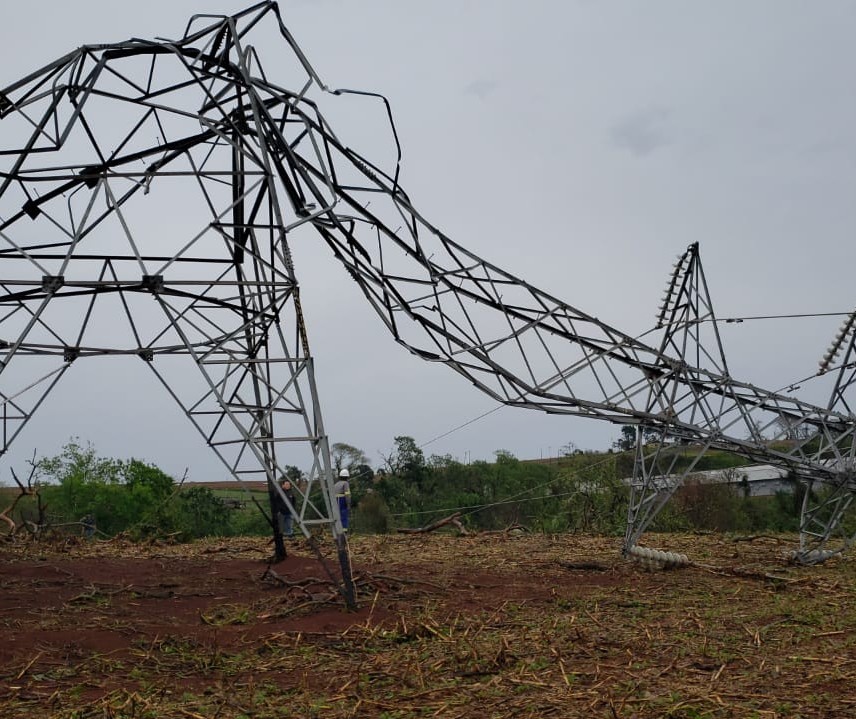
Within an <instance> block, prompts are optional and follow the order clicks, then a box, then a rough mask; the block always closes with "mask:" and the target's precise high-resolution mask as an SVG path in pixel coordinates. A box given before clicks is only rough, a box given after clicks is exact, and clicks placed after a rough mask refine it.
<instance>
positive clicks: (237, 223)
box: [0, 2, 856, 601]
mask: <svg viewBox="0 0 856 719" xmlns="http://www.w3.org/2000/svg"><path fill="white" fill-rule="evenodd" d="M262 20H265V21H270V24H271V25H273V26H274V27H275V29H276V30H277V31H278V35H279V38H280V42H279V43H278V44H277V48H276V49H285V50H286V51H287V52H288V55H289V58H290V60H291V64H290V65H288V64H287V63H284V62H283V61H282V60H281V59H279V60H277V62H276V65H272V64H270V63H268V65H267V68H268V71H269V70H270V68H271V67H274V66H275V67H276V68H277V75H276V76H275V77H274V76H269V75H268V72H267V71H266V70H265V69H264V68H263V66H262V61H261V60H262V50H261V47H262V46H261V45H260V46H255V45H253V44H251V42H250V40H251V36H252V35H253V34H254V33H260V32H261V30H262V29H263V28H267V27H269V26H268V25H266V24H265V23H263V22H262ZM268 47H270V46H269V45H268ZM284 67H287V70H283V68H284ZM286 84H287V86H288V87H291V88H293V89H287V88H286ZM319 91H320V93H322V94H323V93H330V94H333V95H337V96H344V95H361V96H369V97H372V98H377V99H378V101H380V102H382V103H384V106H385V110H386V113H387V116H388V117H389V122H390V142H391V143H393V144H394V147H395V150H396V154H397V158H398V160H400V157H401V152H400V147H399V144H398V136H397V133H396V131H395V127H394V124H393V123H392V115H391V112H390V110H389V105H388V103H387V101H386V100H385V99H384V98H383V97H382V96H380V95H375V94H373V93H365V92H358V91H351V90H344V89H339V90H331V89H330V88H328V87H327V86H326V85H325V84H324V83H323V82H322V81H321V79H320V78H319V76H318V75H317V73H316V72H315V71H314V69H313V68H312V66H311V65H310V63H309V62H308V60H307V58H306V56H305V55H304V54H303V53H302V51H301V50H300V48H299V47H298V45H297V44H296V42H295V41H294V39H293V38H292V36H291V35H290V33H289V32H288V30H287V29H286V27H285V25H284V24H283V22H282V19H281V16H280V13H279V9H278V7H277V5H276V3H273V2H263V3H259V4H258V5H255V6H253V7H251V8H249V9H247V10H246V11H244V12H241V13H238V14H236V15H233V16H195V17H194V18H192V19H191V21H190V23H189V24H188V27H187V29H186V31H185V34H184V35H183V37H182V38H181V39H180V40H175V41H167V40H159V41H146V40H136V39H135V40H129V41H127V42H123V43H117V44H112V45H97V46H84V47H82V48H80V49H78V50H76V51H74V52H72V53H70V54H68V55H66V56H65V57H63V58H60V59H59V60H57V61H56V62H54V63H51V64H50V65H48V66H46V67H45V68H43V69H42V70H39V71H38V72H35V73H33V74H31V75H29V76H27V77H26V78H24V79H23V80H20V81H19V82H16V83H14V84H13V85H11V86H9V87H8V88H6V89H5V90H4V91H3V93H2V94H0V118H2V122H0V132H2V135H0V136H2V138H3V140H2V147H3V150H2V153H0V156H2V157H4V158H5V160H6V164H5V165H4V166H3V168H2V174H0V178H2V184H0V259H2V265H0V267H2V268H3V270H2V277H0V282H2V285H3V287H4V289H5V290H6V295H5V297H4V298H3V300H2V305H3V309H4V314H3V316H2V318H0V338H2V353H3V356H2V361H3V364H2V366H0V373H2V374H0V383H2V385H0V391H2V402H3V430H4V434H3V446H2V449H3V450H4V451H5V449H6V448H7V447H8V445H9V444H10V443H11V442H12V441H13V440H14V438H15V437H16V436H17V435H18V433H19V432H20V431H21V429H22V428H23V427H24V425H25V424H26V422H27V421H28V420H29V419H30V417H31V416H32V415H33V413H34V412H35V411H36V410H37V409H38V407H39V405H40V404H41V403H42V401H43V400H44V398H45V397H46V395H47V394H48V393H49V391H50V390H51V388H52V387H53V386H55V384H56V383H57V382H58V381H59V379H60V377H62V376H63V375H64V374H65V373H66V372H67V371H69V368H70V367H71V366H72V365H73V364H74V363H75V362H77V361H80V360H81V359H84V358H89V357H92V356H102V355H132V356H136V357H138V358H139V359H140V360H142V361H144V362H145V363H146V364H147V365H148V366H149V367H150V368H151V370H152V372H153V373H154V374H155V375H156V376H157V378H158V379H159V380H160V382H161V383H162V384H163V386H164V387H165V388H166V390H167V391H168V392H169V393H170V394H171V396H172V397H173V398H174V399H175V400H176V401H177V402H178V404H179V405H180V406H181V407H182V408H183V410H184V412H185V413H186V415H187V416H188V418H189V419H190V420H191V422H193V424H194V425H195V426H196V427H197V429H199V431H200V432H201V433H202V435H203V436H204V437H205V440H206V441H207V443H208V444H209V445H210V446H211V447H212V449H213V450H214V451H215V452H216V453H217V454H218V455H219V456H220V457H221V459H222V460H223V461H224V463H225V464H226V465H227V466H228V467H229V470H230V471H231V472H232V474H233V475H234V476H235V477H237V478H239V479H247V478H252V477H263V478H265V479H266V481H267V482H268V486H269V488H270V492H271V496H272V497H273V496H274V495H275V494H276V493H278V492H279V489H278V487H277V486H276V481H275V480H276V478H277V477H278V476H279V474H280V473H281V472H282V469H283V466H284V464H285V463H286V462H287V463H289V464H299V462H298V461H297V460H295V458H294V457H295V452H296V448H297V447H298V446H302V447H308V450H309V456H310V462H309V465H310V466H311V469H310V471H309V472H308V483H307V484H306V485H305V486H303V487H302V491H301V493H300V498H299V502H298V504H299V505H300V506H298V507H294V508H293V509H294V510H295V512H296V513H297V515H298V517H299V520H300V521H299V524H300V526H301V528H302V529H303V531H304V532H305V533H307V535H309V534H310V532H309V529H310V528H311V526H312V524H313V523H317V524H323V525H328V526H329V527H330V528H331V530H332V532H333V536H334V537H335V539H336V545H337V548H338V552H339V559H340V566H341V568H342V576H343V580H342V582H343V587H344V589H343V591H345V593H346V595H348V596H350V598H351V599H350V601H352V600H353V586H352V582H351V580H350V570H349V564H348V559H347V543H346V539H345V535H344V532H343V530H342V526H341V522H340V518H339V516H338V510H337V508H336V503H335V501H334V498H333V495H332V476H331V466H330V458H329V447H328V442H327V437H326V435H325V433H324V428H323V423H322V421H321V412H320V403H319V399H318V392H317V389H316V386H315V381H314V375H313V368H312V356H311V353H310V351H309V342H308V339H307V333H306V328H305V325H304V323H303V317H302V312H301V307H300V296H299V287H298V282H297V277H296V275H295V270H294V267H293V264H292V261H291V254H290V251H289V241H290V238H291V237H292V233H293V232H295V231H296V230H297V229H298V228H301V227H312V228H314V229H315V230H316V231H317V232H318V234H319V235H320V237H321V238H322V239H323V241H324V242H325V243H326V244H327V246H328V247H329V249H330V250H331V251H332V253H333V254H334V255H335V257H336V258H337V259H338V260H339V261H340V262H341V263H342V264H343V265H344V266H345V267H346V269H347V271H348V272H349V274H350V276H351V277H352V278H353V279H354V281H355V282H356V283H357V284H358V285H359V287H360V289H361V291H362V292H363V294H364V295H365V297H366V299H367V300H368V301H369V303H370V304H371V305H372V307H373V308H374V310H375V311H376V313H377V314H378V316H379V317H380V318H381V320H382V321H383V322H384V324H385V325H386V327H387V328H388V330H389V331H390V332H391V333H392V335H393V337H394V338H395V340H396V341H397V342H399V343H400V344H401V345H403V346H404V347H405V348H407V349H408V350H409V351H411V352H412V353H414V354H416V355H418V356H419V357H422V358H423V359H425V360H427V361H430V362H437V363H442V364H446V365H448V366H449V367H450V368H451V369H453V370H454V371H455V372H457V373H459V374H460V375H462V376H463V377H465V378H466V379H467V380H469V381H470V382H471V383H472V384H474V385H475V386H476V387H477V388H478V389H479V390H481V391H482V392H484V393H486V394H488V395H489V396H490V397H492V398H494V399H495V400H497V401H499V402H501V403H503V404H505V405H509V406H517V407H524V408H529V409H537V410H542V411H544V412H548V413H553V414H566V415H575V416H580V417H586V418H591V419H600V420H605V421H609V422H613V423H618V424H629V425H635V426H636V427H638V428H639V431H638V432H637V435H638V437H639V440H638V443H637V461H636V469H635V471H634V477H633V480H632V486H631V501H630V510H629V516H628V523H627V533H626V536H625V540H624V552H625V553H626V554H627V555H628V556H644V557H646V558H650V550H645V549H644V548H641V547H639V546H638V541H639V538H640V536H641V535H642V533H643V532H644V531H645V529H646V528H647V527H648V526H649V525H650V522H651V521H652V519H653V518H654V516H655V515H656V513H657V512H658V511H659V510H660V508H662V506H663V505H664V504H665V502H666V501H667V500H668V499H669V497H670V496H671V494H672V493H673V492H674V491H675V489H676V488H677V487H678V486H679V485H680V483H681V482H682V481H683V478H684V477H685V476H687V475H688V474H689V473H690V472H691V471H692V469H693V465H692V464H691V465H690V466H689V467H687V466H686V463H685V462H684V463H680V462H679V461H678V457H679V454H680V453H679V452H678V451H677V448H680V447H681V446H686V445H691V446H692V447H693V450H694V452H695V456H696V457H698V456H701V454H703V452H704V451H706V450H707V449H710V448H717V449H724V450H727V451H730V452H734V453H737V454H740V455H742V456H744V457H746V458H747V459H749V460H751V461H756V462H765V463H769V464H774V465H776V466H778V467H780V468H782V469H783V470H784V471H787V472H789V473H790V474H791V475H792V476H794V477H796V478H798V479H799V480H801V481H803V482H804V483H805V484H806V485H807V488H808V491H806V492H805V502H804V506H803V513H802V519H801V533H800V546H799V548H798V550H796V551H795V553H794V557H795V559H797V560H798V561H801V562H804V563H814V562H818V561H822V560H823V559H825V558H827V557H828V556H830V555H832V554H835V553H838V552H841V551H843V550H844V549H845V548H846V547H847V546H849V545H850V544H851V543H852V541H853V539H854V537H852V536H849V535H848V534H847V532H846V530H845V528H846V526H847V525H846V522H844V521H843V520H844V515H845V513H846V512H847V511H848V510H849V509H850V505H851V504H852V500H853V497H854V490H856V479H854V476H856V475H854V470H856V439H854V428H856V422H854V415H853V413H852V411H851V409H850V407H849V405H848V404H847V402H846V396H847V392H848V390H849V388H850V387H851V386H852V384H853V381H854V373H856V370H854V367H856V354H854V331H853V330H854V326H856V320H854V318H853V317H852V316H851V317H850V318H849V319H848V322H847V323H845V328H843V331H842V333H841V334H840V336H839V337H838V338H837V339H836V342H835V343H834V351H833V352H832V354H830V355H829V357H828V358H827V359H826V360H825V364H824V365H823V366H822V367H821V373H820V374H822V375H824V374H826V373H829V374H830V375H833V376H835V377H836V381H835V387H834V389H833V391H832V395H831V398H830V402H829V404H828V406H825V407H821V406H817V405H814V404H811V403H808V402H805V401H801V400H799V399H798V398H796V397H794V396H793V395H792V393H789V392H773V391H768V390H764V389H762V388H760V387H756V386H754V385H752V384H749V383H745V382H740V381H737V380H736V379H734V378H732V377H731V375H730V373H729V371H728V368H727V365H726V362H725V354H724V351H723V348H722V343H721V341H720V337H719V332H718V329H717V323H716V318H715V315H714V312H713V305H712V302H711V300H710V294H709V292H708V288H707V283H706V279H705V277H704V273H703V270H702V267H701V261H700V257H699V253H698V247H697V245H690V247H689V248H688V249H687V251H686V252H685V253H683V254H682V255H680V256H679V258H678V262H677V263H676V264H675V267H674V269H673V271H672V273H671V275H670V278H669V284H668V287H667V292H666V296H665V297H664V299H663V303H662V306H661V308H660V311H659V314H658V321H657V327H656V328H655V333H656V334H654V333H647V334H646V335H645V336H646V337H648V336H654V337H657V338H658V339H657V341H651V340H648V341H646V342H643V341H641V340H640V339H637V338H634V337H633V336H631V335H628V334H625V333H624V332H621V331H619V330H617V329H615V328H613V327H610V326H609V325H607V324H605V323H603V322H601V321H600V320H598V319H597V318H596V317H594V316H592V315H588V314H586V313H584V312H582V311H580V310H578V309H576V308H574V307H572V306H571V305H569V304H566V303H565V302H563V301H561V300H559V299H557V298H555V297H553V296H551V295H549V294H547V293H545V292H542V291H540V290H539V289H537V288H536V287H534V286H532V285H530V284H528V283H527V282H525V281H523V280H521V279H519V278H517V277H515V276H514V275H512V274H510V273H508V272H505V271H503V270H501V269H500V268H498V267H496V266H494V265H492V264H491V263H489V262H487V261H485V260H484V259H482V258H480V257H478V256H476V255H475V254H473V253H472V252H469V251H468V250H466V249H465V248H464V247H463V246H462V245H460V244H457V243H456V242H454V241H453V240H451V239H450V238H449V237H447V236H446V235H444V234H443V233H442V232H441V231H440V230H438V229H437V228H436V227H434V226H433V225H431V224H430V223H429V222H428V221H427V220H425V219H424V218H423V217H422V216H421V215H420V214H419V212H418V211H417V210H416V208H415V207H414V205H413V204H412V203H411V201H410V198H409V197H408V195H407V194H406V192H405V191H404V189H403V188H402V186H401V184H400V181H399V180H400V178H399V165H398V161H396V163H395V164H394V167H392V168H387V169H386V170H385V169H382V168H381V167H380V166H379V165H377V164H375V163H373V162H372V161H371V160H369V159H368V158H367V157H365V156H363V155H362V154H360V153H359V152H358V151H357V150H356V149H354V148H353V147H352V146H350V145H349V144H347V142H346V141H345V140H344V139H341V138H340V137H339V136H338V135H337V134H336V133H335V132H334V130H333V128H332V127H331V126H330V125H329V124H328V122H327V121H326V120H325V118H324V116H323V114H322V112H321V108H320V105H319V100H317V99H314V97H312V96H310V94H311V93H312V92H316V93H318V92H319ZM339 101H341V100H339ZM175 198H179V199H178V200H176V199H175ZM176 202H179V203H180V204H178V205H177V204H175V203H176ZM105 307H109V308H112V311H113V313H114V317H119V318H121V320H122V328H123V331H124V337H123V338H122V337H120V332H119V330H118V329H117V327H116V324H115V322H114V323H113V324H112V325H110V326H109V327H105V326H103V325H99V324H98V323H97V322H96V318H97V317H98V316H99V314H100V313H101V312H102V311H103V310H104V309H105ZM842 351H843V359H842V360H841V361H840V362H838V361H837V360H836V359H835V357H836V356H838V355H839V354H840V353H841V352H842ZM188 358H189V359H190V360H191V361H192V362H193V363H194V364H195V365H196V367H197V368H198V370H199V372H198V374H197V375H196V377H197V381H196V382H195V383H194V382H191V381H189V380H188V379H187V378H186V375H185V374H182V373H181V368H182V367H186V366H187V364H188V362H187V359H188ZM25 360H26V361H25ZM836 362H837V363H836ZM782 428H787V429H788V430H802V431H800V432H799V436H800V437H803V439H800V440H798V441H795V442H789V443H783V442H774V441H771V438H772V439H776V437H777V435H778V434H781V432H782V431H783V430H782ZM642 430H645V431H646V434H648V435H649V436H650V433H651V432H656V433H657V434H658V436H659V438H660V440H659V442H655V443H654V444H653V445H652V444H650V443H649V444H644V443H643V441H642V435H643V432H642ZM274 536H275V538H276V537H277V536H278V535H277V530H276V528H274ZM278 541H281V540H278ZM662 554H665V553H662ZM663 561H669V558H668V557H667V558H664V559H663Z"/></svg>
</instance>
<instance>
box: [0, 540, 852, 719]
mask: <svg viewBox="0 0 856 719" xmlns="http://www.w3.org/2000/svg"><path fill="white" fill-rule="evenodd" d="M793 541H794V539H793V538H792V537H759V538H734V537H731V538H727V537H721V536H715V535H707V536H678V535H669V536H662V537H656V538H653V541H650V542H649V545H650V546H657V547H659V548H663V549H674V550H676V551H681V552H686V553H687V554H689V555H690V556H691V558H692V559H694V560H696V564H695V565H694V566H690V567H686V568H682V569H678V570H672V571H649V570H646V569H644V568H642V567H640V566H638V565H636V564H633V563H630V562H626V561H624V560H623V559H621V558H620V556H619V555H618V552H617V549H618V543H617V541H616V540H615V539H614V538H596V537H579V536H573V535H563V536H543V535H539V536H530V535H522V536H512V535H509V534H483V535H477V536H474V537H456V536H451V535H439V534H438V535H417V536H400V535H388V536H383V537H356V538H353V539H352V542H351V550H352V556H353V562H352V563H353V573H354V577H355V581H356V586H357V590H358V599H359V609H358V611H356V612H349V611H347V609H346V607H345V605H344V602H343V600H342V599H341V597H340V596H339V595H338V594H337V593H336V588H335V585H334V584H333V583H332V582H331V581H330V579H329V577H328V575H327V574H326V573H325V569H324V566H323V565H322V563H321V562H319V561H318V559H317V558H315V556H314V555H313V553H312V552H311V551H309V548H308V546H307V545H306V543H305V542H303V541H301V542H297V543H295V544H293V545H291V546H290V547H289V557H288V558H287V559H286V560H285V561H283V562H280V563H277V564H274V565H269V563H268V557H269V555H270V552H271V550H270V546H269V545H268V544H267V543H266V542H265V541H264V540H261V539H259V540H249V539H234V540H228V541H226V540H219V541H205V542H199V543H195V544H193V545H175V546H173V545H159V544H150V545H145V546H144V545H137V544H131V543H126V542H121V541H111V542H83V541H82V540H78V539H72V540H66V541H64V542H59V543H55V544H52V545H49V544H21V545H6V546H0V588H2V589H0V618H2V619H0V621H1V622H2V623H0V627H2V628H0V716H3V717H31V716H39V717H45V718H47V717H81V718H82V717H99V718H102V717H135V718H136V717H173V716H174V717H192V718H194V719H199V718H200V717H203V718H204V719H214V718H215V717H217V718H228V717H289V716H295V717H303V716H307V717H309V716H319V717H320V716H328V717H346V716H360V717H364V716H369V717H386V718H388V719H391V718H392V717H417V716H440V717H446V716H448V717H471V716H472V717H476V716H478V717H482V718H483V717H493V716H496V717H500V716H502V717H505V716H508V717H512V716H514V717H517V716H531V717H541V716H569V717H570V716H587V717H588V716H596V717H598V716H603V717H610V718H613V719H614V718H617V717H621V718H625V719H631V718H632V717H637V718H640V717H660V716H672V717H702V716H712V717H726V716H727V717H731V716H734V717H771V718H772V717H783V718H784V717H836V718H838V717H856V689H854V687H856V682H854V680H856V635H854V632H856V609H855V608H854V604H856V602H854V598H856V596H854V592H856V571H854V561H853V559H852V558H850V557H846V558H843V559H836V560H833V561H830V562H828V563H827V564H825V565H823V566H821V567H814V568H803V567H792V566H790V565H788V564H787V563H786V561H785V560H784V558H783V557H784V555H785V552H786V550H787V549H789V548H791V546H792V544H791V543H792V542H793ZM325 545H329V543H325ZM329 549H330V548H329V546H326V548H325V549H324V551H325V553H328V554H332V553H330V552H329ZM327 563H328V565H329V567H330V568H332V569H333V570H336V569H337V567H336V563H335V561H332V560H331V559H329V558H328V562H327Z"/></svg>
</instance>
